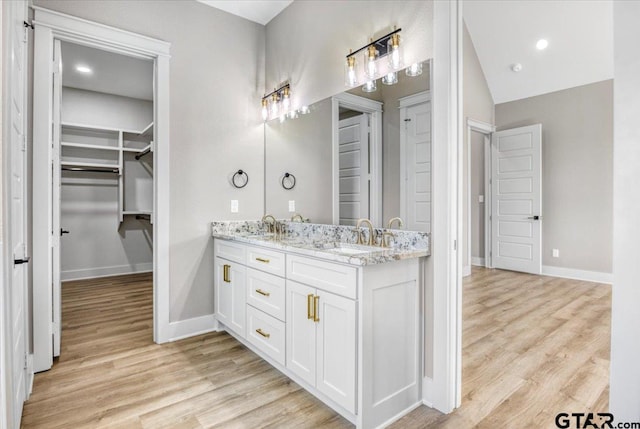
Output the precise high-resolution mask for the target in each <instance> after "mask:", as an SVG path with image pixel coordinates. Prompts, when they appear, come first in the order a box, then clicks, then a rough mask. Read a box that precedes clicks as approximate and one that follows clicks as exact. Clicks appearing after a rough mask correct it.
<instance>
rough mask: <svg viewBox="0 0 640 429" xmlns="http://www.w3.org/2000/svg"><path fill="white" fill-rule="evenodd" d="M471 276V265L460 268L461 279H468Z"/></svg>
mask: <svg viewBox="0 0 640 429" xmlns="http://www.w3.org/2000/svg"><path fill="white" fill-rule="evenodd" d="M470 275H471V265H465V266H464V267H462V277H469V276H470Z"/></svg>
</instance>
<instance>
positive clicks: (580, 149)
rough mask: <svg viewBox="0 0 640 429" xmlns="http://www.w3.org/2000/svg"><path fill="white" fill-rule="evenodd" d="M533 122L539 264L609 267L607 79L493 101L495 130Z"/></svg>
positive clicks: (610, 198) (591, 268)
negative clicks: (538, 169)
mask: <svg viewBox="0 0 640 429" xmlns="http://www.w3.org/2000/svg"><path fill="white" fill-rule="evenodd" d="M536 123H541V124H542V216H543V223H542V264H543V265H550V266H555V267H562V268H573V269H578V270H588V271H596V272H603V273H611V271H612V256H611V255H612V230H613V195H612V191H613V81H612V80H607V81H603V82H597V83H593V84H589V85H584V86H579V87H576V88H570V89H566V90H563V91H557V92H552V93H549V94H544V95H540V96H536V97H530V98H525V99H523V100H517V101H512V102H509V103H502V104H498V105H496V126H497V127H498V130H504V129H509V128H515V127H521V126H525V125H531V124H536ZM631 183H632V182H629V184H631ZM552 249H559V250H560V257H559V258H553V257H552V252H551V251H552Z"/></svg>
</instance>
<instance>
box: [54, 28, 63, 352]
mask: <svg viewBox="0 0 640 429" xmlns="http://www.w3.org/2000/svg"><path fill="white" fill-rule="evenodd" d="M53 55H54V62H53V103H52V106H53V118H52V120H53V151H52V154H53V178H52V179H53V180H52V189H51V191H52V193H51V195H52V201H53V213H52V217H51V218H52V231H53V236H52V237H51V239H52V241H51V245H52V252H51V253H52V254H51V257H52V270H53V272H52V279H53V280H52V281H53V295H52V297H51V298H52V305H53V312H52V314H53V327H52V333H53V356H54V357H55V356H60V341H61V336H62V285H61V284H60V235H61V228H60V210H61V208H60V207H61V204H60V195H61V179H60V133H61V121H62V118H61V107H60V106H61V104H62V49H61V47H60V41H59V40H55V41H54V45H53Z"/></svg>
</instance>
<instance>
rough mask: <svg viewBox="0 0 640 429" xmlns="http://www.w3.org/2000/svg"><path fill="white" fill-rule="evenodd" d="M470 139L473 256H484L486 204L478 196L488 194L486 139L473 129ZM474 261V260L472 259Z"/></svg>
mask: <svg viewBox="0 0 640 429" xmlns="http://www.w3.org/2000/svg"><path fill="white" fill-rule="evenodd" d="M469 137H470V141H469V146H470V147H469V148H470V150H469V154H470V156H471V158H470V159H469V161H470V165H469V167H470V169H469V174H470V178H471V180H470V181H469V191H470V194H471V195H470V197H471V205H470V210H469V215H470V216H471V258H484V242H485V240H484V230H485V228H484V211H485V204H484V203H480V202H479V199H478V197H479V196H480V195H482V196H483V197H484V196H486V194H485V190H484V139H485V136H484V135H483V134H481V133H478V132H475V131H471V134H470V136H469ZM471 262H473V261H471Z"/></svg>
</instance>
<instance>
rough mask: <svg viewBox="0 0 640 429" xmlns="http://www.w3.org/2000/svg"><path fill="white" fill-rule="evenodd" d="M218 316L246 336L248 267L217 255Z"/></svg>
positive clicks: (216, 297) (221, 320) (215, 268)
mask: <svg viewBox="0 0 640 429" xmlns="http://www.w3.org/2000/svg"><path fill="white" fill-rule="evenodd" d="M214 270H215V282H216V288H215V290H216V294H215V295H216V296H215V300H216V317H217V319H218V320H219V321H220V322H222V323H224V324H225V325H226V326H227V327H228V328H229V329H231V330H232V331H234V332H235V333H237V334H238V335H240V336H241V337H243V338H244V336H245V330H246V329H245V326H246V305H247V299H246V296H247V295H246V294H247V291H246V268H245V267H244V266H242V265H239V264H237V263H234V262H229V261H226V260H224V259H222V258H218V257H216V262H215V267H214Z"/></svg>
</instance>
